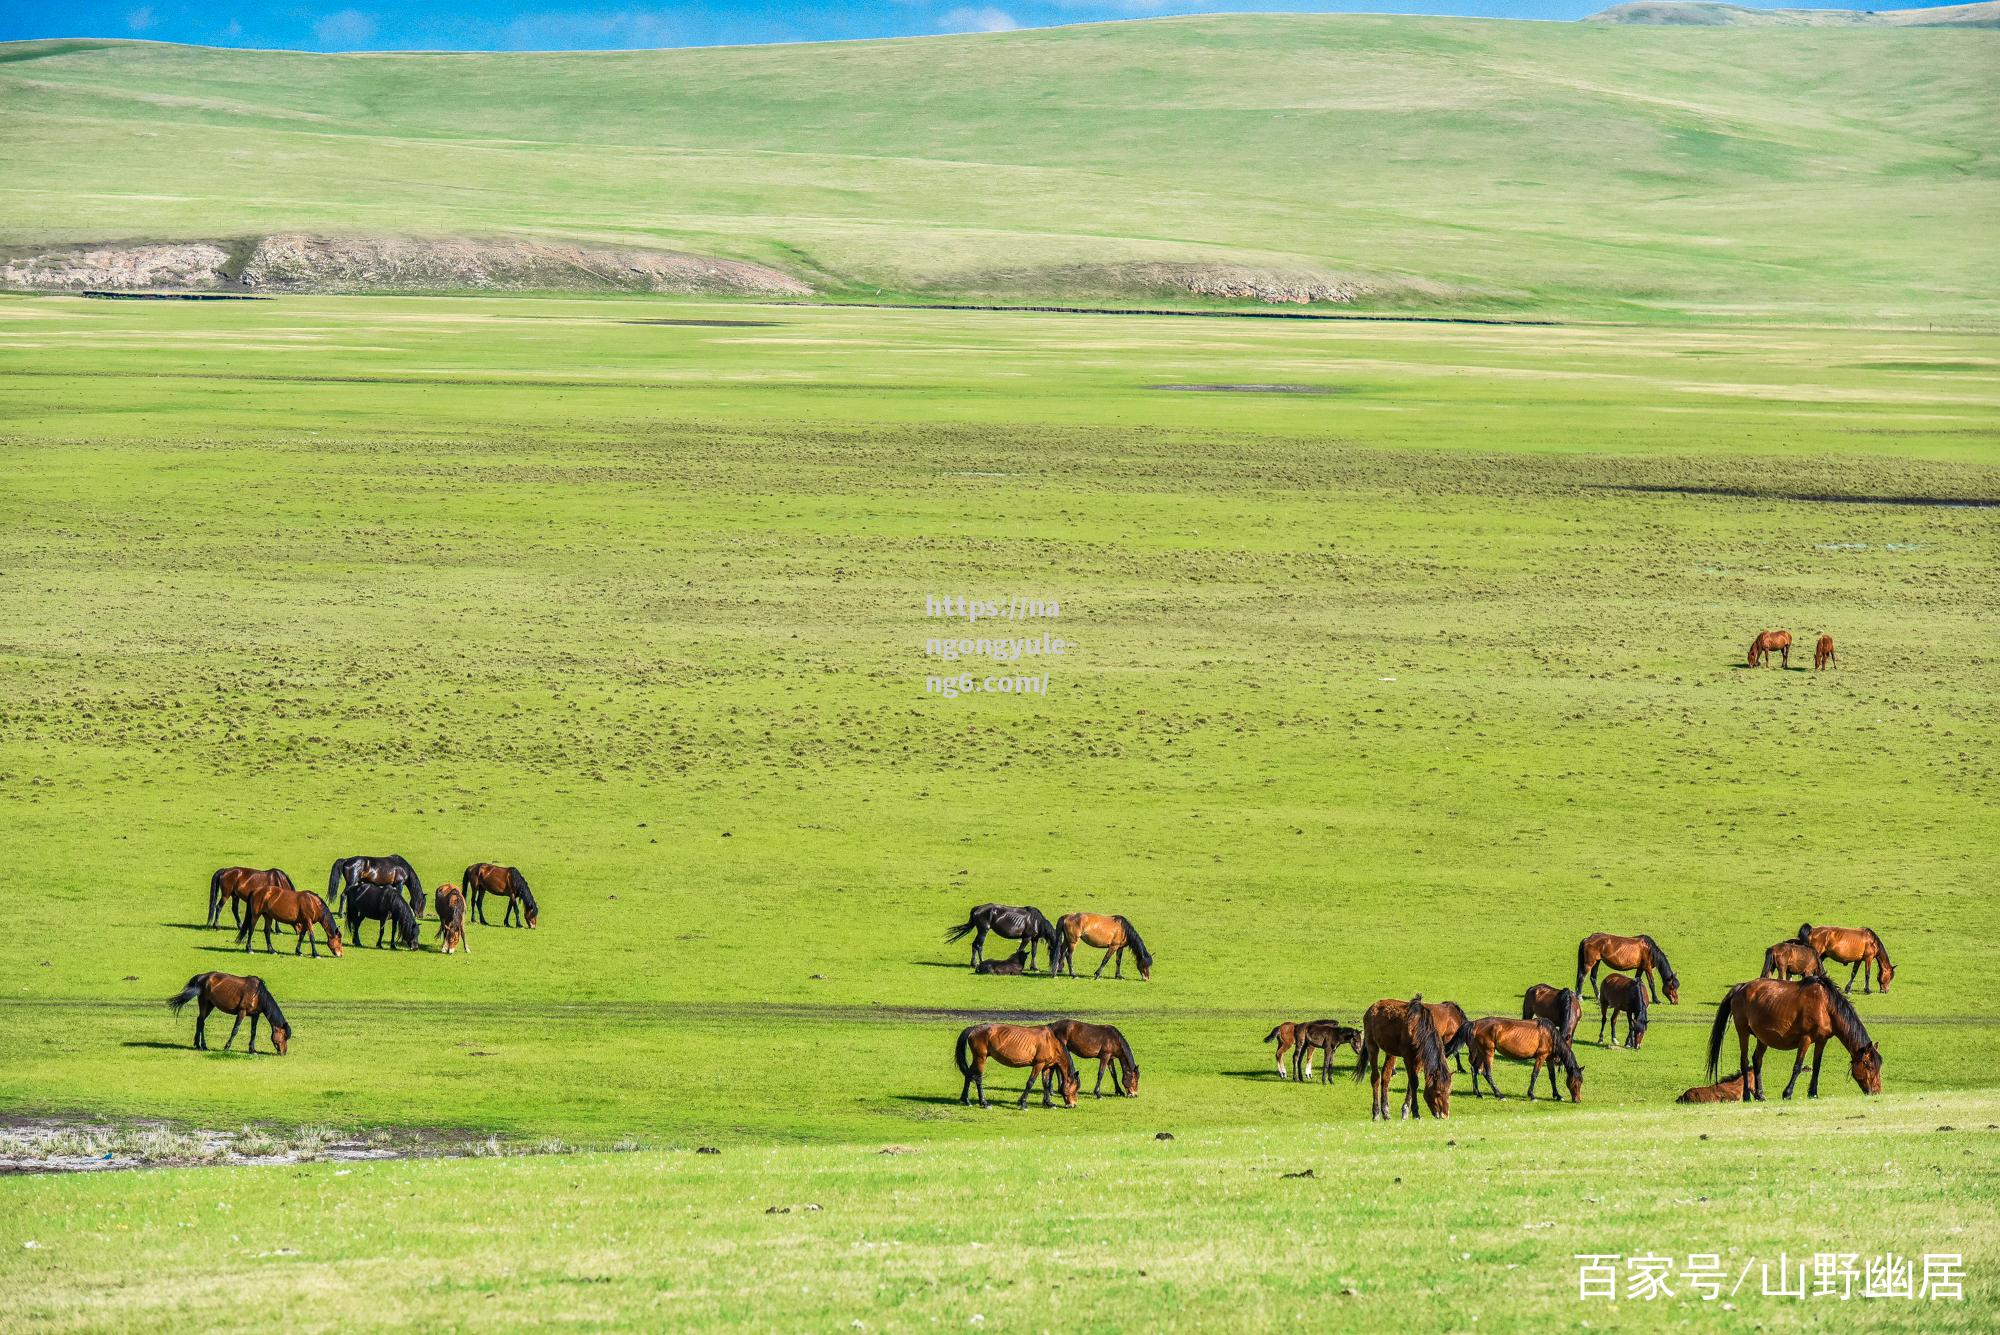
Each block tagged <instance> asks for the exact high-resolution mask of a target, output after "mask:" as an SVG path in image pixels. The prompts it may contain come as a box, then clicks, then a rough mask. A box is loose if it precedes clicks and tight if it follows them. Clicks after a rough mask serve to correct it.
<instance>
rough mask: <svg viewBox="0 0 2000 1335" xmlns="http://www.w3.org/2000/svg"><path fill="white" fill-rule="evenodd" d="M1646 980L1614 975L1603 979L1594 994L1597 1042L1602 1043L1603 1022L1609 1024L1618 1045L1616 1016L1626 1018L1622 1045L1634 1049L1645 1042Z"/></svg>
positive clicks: (1613, 1041) (1601, 1044) (1618, 974)
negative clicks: (1623, 1043) (1600, 986)
mask: <svg viewBox="0 0 2000 1335" xmlns="http://www.w3.org/2000/svg"><path fill="white" fill-rule="evenodd" d="M1646 1003H1647V996H1646V980H1645V978H1644V977H1637V978H1627V977H1626V976H1625V975H1624V974H1622V973H1614V974H1612V975H1611V976H1610V977H1609V978H1606V979H1605V980H1604V986H1603V987H1602V988H1600V989H1599V990H1598V993H1597V1042H1598V1045H1599V1046H1600V1047H1601V1046H1603V1044H1604V1022H1605V1021H1606V1020H1609V1021H1610V1022H1611V1041H1612V1043H1613V1044H1616V1043H1617V1042H1618V1017H1619V1016H1621V1015H1622V1016H1624V1017H1625V1046H1626V1047H1628V1048H1637V1047H1638V1046H1639V1045H1640V1044H1641V1043H1644V1042H1645V1041H1646V1024H1647V1019H1646Z"/></svg>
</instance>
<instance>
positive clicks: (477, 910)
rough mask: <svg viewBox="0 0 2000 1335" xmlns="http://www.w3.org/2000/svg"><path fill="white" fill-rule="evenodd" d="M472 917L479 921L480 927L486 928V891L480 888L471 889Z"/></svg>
mask: <svg viewBox="0 0 2000 1335" xmlns="http://www.w3.org/2000/svg"><path fill="white" fill-rule="evenodd" d="M472 916H473V917H475V918H477V919H478V920H479V924H480V926H482V927H484V926H486V891H485V889H484V888H483V887H480V886H474V887H473V888H472Z"/></svg>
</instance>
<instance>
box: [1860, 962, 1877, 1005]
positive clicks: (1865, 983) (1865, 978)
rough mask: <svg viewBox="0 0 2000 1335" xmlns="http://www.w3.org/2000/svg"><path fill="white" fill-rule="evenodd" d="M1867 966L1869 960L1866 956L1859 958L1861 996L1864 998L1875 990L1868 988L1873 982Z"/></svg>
mask: <svg viewBox="0 0 2000 1335" xmlns="http://www.w3.org/2000/svg"><path fill="white" fill-rule="evenodd" d="M1868 965H1869V958H1868V956H1866V955H1863V956H1862V957H1861V995H1862V996H1864V997H1865V996H1868V995H1870V994H1872V993H1873V992H1874V991H1875V989H1874V988H1873V987H1871V986H1870V983H1871V982H1872V981H1873V980H1872V979H1871V978H1870V976H1869V973H1868Z"/></svg>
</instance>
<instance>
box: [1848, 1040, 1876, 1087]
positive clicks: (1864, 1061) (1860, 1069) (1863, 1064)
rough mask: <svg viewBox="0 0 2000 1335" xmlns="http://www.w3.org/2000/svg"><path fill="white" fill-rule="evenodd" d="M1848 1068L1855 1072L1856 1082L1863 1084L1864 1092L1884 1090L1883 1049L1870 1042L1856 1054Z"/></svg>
mask: <svg viewBox="0 0 2000 1335" xmlns="http://www.w3.org/2000/svg"><path fill="white" fill-rule="evenodd" d="M1848 1069H1849V1070H1850V1071H1852V1072H1853V1073H1854V1083H1855V1084H1857V1085H1859V1086H1861V1092H1862V1093H1863V1094H1880V1093H1881V1092H1882V1049H1880V1048H1878V1047H1876V1046H1875V1045H1874V1044H1873V1043H1870V1044H1869V1045H1868V1046H1867V1047H1865V1048H1863V1049H1861V1050H1860V1051H1859V1052H1857V1053H1855V1054H1854V1060H1853V1062H1852V1063H1850V1064H1849V1066H1848Z"/></svg>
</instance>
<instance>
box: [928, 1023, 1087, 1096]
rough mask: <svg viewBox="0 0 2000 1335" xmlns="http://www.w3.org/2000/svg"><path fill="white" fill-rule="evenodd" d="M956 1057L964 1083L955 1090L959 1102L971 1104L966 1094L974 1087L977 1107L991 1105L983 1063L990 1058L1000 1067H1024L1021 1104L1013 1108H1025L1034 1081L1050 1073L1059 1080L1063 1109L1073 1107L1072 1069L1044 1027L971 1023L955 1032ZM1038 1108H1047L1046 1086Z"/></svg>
mask: <svg viewBox="0 0 2000 1335" xmlns="http://www.w3.org/2000/svg"><path fill="white" fill-rule="evenodd" d="M956 1055H957V1058H958V1073H959V1074H960V1075H961V1076H963V1077H965V1084H964V1086H963V1087H962V1088H961V1089H960V1090H959V1091H958V1101H959V1102H960V1103H970V1102H971V1101H972V1100H971V1097H970V1095H971V1093H972V1090H973V1089H974V1087H975V1086H976V1087H977V1088H978V1090H979V1106H980V1107H982V1108H986V1107H990V1106H992V1105H990V1104H988V1103H987V1102H986V1060H987V1058H989V1057H990V1058H992V1059H993V1060H994V1061H997V1062H999V1063H1000V1064H1001V1065H1003V1066H1025V1067H1027V1068H1028V1083H1027V1085H1026V1086H1025V1087H1024V1088H1023V1089H1022V1090H1021V1101H1020V1102H1019V1103H1017V1104H1015V1105H1014V1106H1015V1107H1017V1108H1025V1107H1027V1106H1028V1095H1030V1094H1032V1093H1033V1092H1034V1089H1035V1081H1037V1080H1040V1079H1041V1078H1042V1076H1043V1075H1045V1074H1046V1073H1047V1072H1049V1071H1052V1070H1053V1071H1055V1072H1056V1073H1057V1074H1059V1075H1060V1076H1061V1077H1062V1097H1063V1107H1065V1108H1074V1107H1075V1106H1076V1090H1077V1085H1078V1084H1079V1083H1080V1082H1079V1081H1078V1080H1077V1076H1076V1067H1075V1066H1073V1065H1071V1064H1070V1060H1069V1049H1068V1048H1066V1047H1064V1046H1063V1041H1062V1040H1061V1039H1059V1038H1057V1037H1056V1036H1055V1033H1054V1031H1052V1030H1051V1029H1050V1028H1049V1027H1048V1026H1047V1025H1037V1026H1036V1027H1034V1028H1032V1029H1030V1028H1028V1027H1027V1026H1025V1025H1018V1024H975V1025H972V1026H971V1027H969V1028H966V1029H962V1030H960V1031H959V1035H958V1049H957V1054H956ZM1042 1106H1043V1107H1044V1108H1046V1107H1048V1106H1049V1088H1048V1085H1047V1083H1044V1084H1043V1085H1042Z"/></svg>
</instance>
